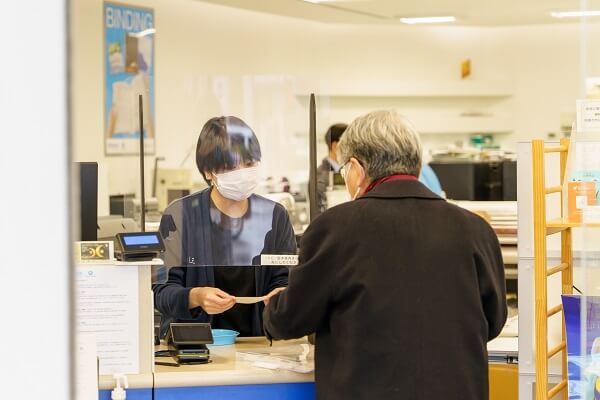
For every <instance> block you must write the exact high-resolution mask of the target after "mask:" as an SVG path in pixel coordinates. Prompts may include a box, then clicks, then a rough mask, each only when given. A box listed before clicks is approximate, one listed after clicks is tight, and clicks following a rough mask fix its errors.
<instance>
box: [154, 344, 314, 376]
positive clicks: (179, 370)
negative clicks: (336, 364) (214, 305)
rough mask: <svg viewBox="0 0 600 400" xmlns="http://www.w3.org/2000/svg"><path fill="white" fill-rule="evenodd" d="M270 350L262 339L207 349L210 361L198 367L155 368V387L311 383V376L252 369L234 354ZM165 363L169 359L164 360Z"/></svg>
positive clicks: (308, 374)
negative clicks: (266, 348)
mask: <svg viewBox="0 0 600 400" xmlns="http://www.w3.org/2000/svg"><path fill="white" fill-rule="evenodd" d="M301 343H307V341H306V339H299V340H288V341H274V342H273V347H277V346H287V345H290V344H301ZM265 347H269V341H268V340H267V339H266V338H264V337H252V338H238V339H237V342H236V344H235V345H230V346H210V345H209V348H210V356H211V359H212V362H211V363H209V364H199V365H181V366H179V367H169V366H163V365H157V366H156V370H155V374H154V387H155V388H165V387H190V386H222V385H251V384H270V383H299V382H314V381H315V377H314V373H312V372H311V373H307V374H303V373H298V372H292V371H282V370H271V369H266V368H259V367H254V366H253V365H252V363H250V362H248V361H241V360H236V351H239V350H251V349H260V348H265ZM164 360H170V359H169V358H165V359H164Z"/></svg>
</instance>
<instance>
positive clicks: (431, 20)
mask: <svg viewBox="0 0 600 400" xmlns="http://www.w3.org/2000/svg"><path fill="white" fill-rule="evenodd" d="M455 21H456V18H455V17H453V16H451V15H449V16H444V17H415V18H400V22H402V23H403V24H410V25H414V24H443V23H446V22H455Z"/></svg>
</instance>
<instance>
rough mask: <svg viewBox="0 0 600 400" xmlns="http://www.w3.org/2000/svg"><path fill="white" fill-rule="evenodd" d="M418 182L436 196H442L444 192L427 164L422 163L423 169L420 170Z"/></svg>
mask: <svg viewBox="0 0 600 400" xmlns="http://www.w3.org/2000/svg"><path fill="white" fill-rule="evenodd" d="M419 181H420V182H421V183H422V184H423V185H425V186H426V187H427V189H429V190H431V191H432V192H433V193H435V194H437V195H438V196H443V194H444V191H443V190H442V185H441V184H440V180H439V179H438V177H437V175H436V174H435V171H434V170H433V168H431V167H430V166H429V164H427V163H423V167H422V168H421V175H419Z"/></svg>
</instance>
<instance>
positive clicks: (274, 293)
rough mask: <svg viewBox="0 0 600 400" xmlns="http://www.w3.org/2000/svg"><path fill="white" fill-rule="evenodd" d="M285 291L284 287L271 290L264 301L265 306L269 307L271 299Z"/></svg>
mask: <svg viewBox="0 0 600 400" xmlns="http://www.w3.org/2000/svg"><path fill="white" fill-rule="evenodd" d="M284 290H285V288H284V287H278V288H275V289H273V290H271V292H270V293H269V294H268V295H266V296H265V299H264V300H263V302H264V303H265V306H267V305H269V300H271V297H273V296H275V295H276V294H277V293H280V292H283V291H284Z"/></svg>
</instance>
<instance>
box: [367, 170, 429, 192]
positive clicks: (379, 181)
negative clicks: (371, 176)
mask: <svg viewBox="0 0 600 400" xmlns="http://www.w3.org/2000/svg"><path fill="white" fill-rule="evenodd" d="M416 180H418V179H417V177H416V176H414V175H403V174H395V175H389V176H384V177H383V178H379V179H377V180H375V181H373V182H371V184H370V185H369V186H367V189H366V190H365V192H364V193H363V195H365V194H367V193H369V192H370V191H371V190H373V189H374V188H375V187H376V186H379V185H381V184H382V183H385V182H392V181H416Z"/></svg>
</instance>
